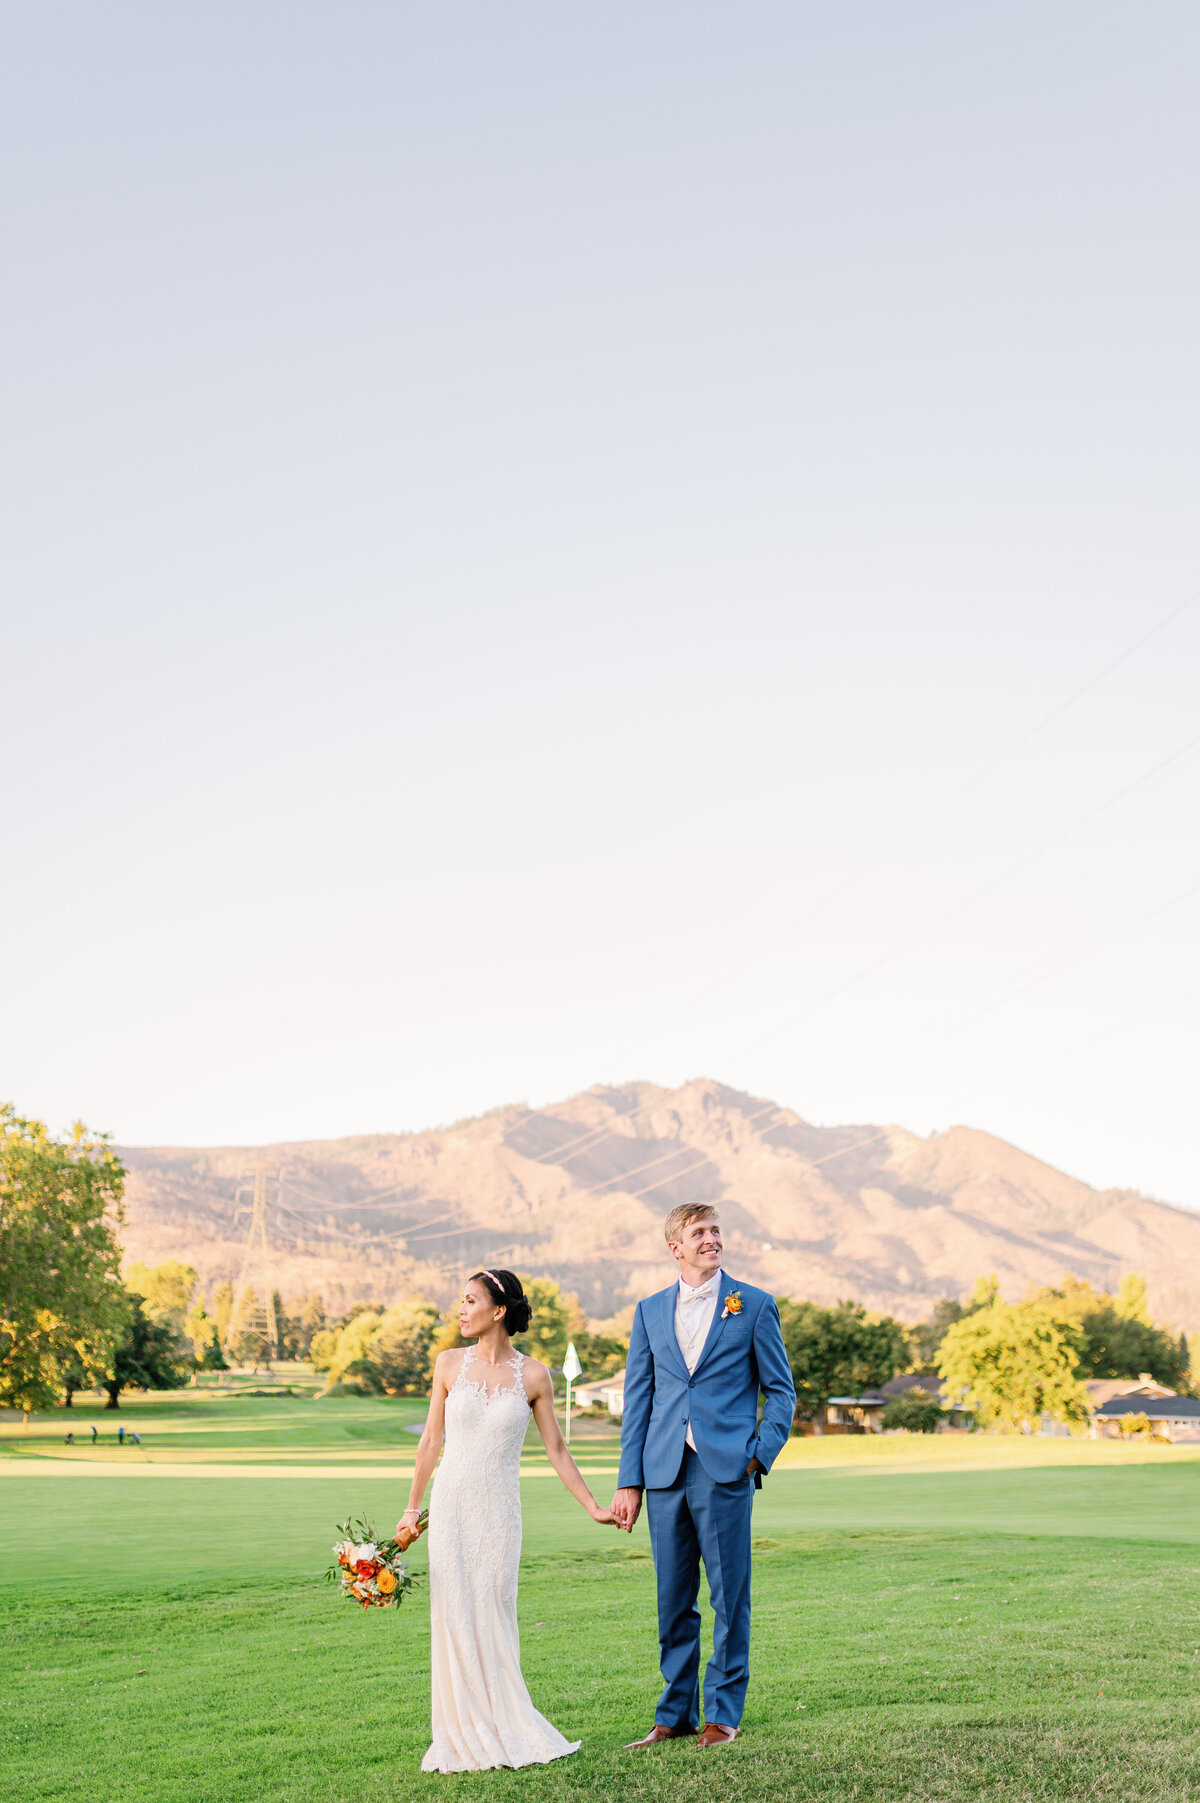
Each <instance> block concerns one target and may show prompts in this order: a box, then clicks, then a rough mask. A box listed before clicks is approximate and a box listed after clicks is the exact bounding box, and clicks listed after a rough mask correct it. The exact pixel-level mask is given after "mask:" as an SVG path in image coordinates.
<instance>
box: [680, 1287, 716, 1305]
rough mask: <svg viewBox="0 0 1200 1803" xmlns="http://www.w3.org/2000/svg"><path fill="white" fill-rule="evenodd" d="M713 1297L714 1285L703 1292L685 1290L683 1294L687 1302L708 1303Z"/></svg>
mask: <svg viewBox="0 0 1200 1803" xmlns="http://www.w3.org/2000/svg"><path fill="white" fill-rule="evenodd" d="M711 1295H712V1285H711V1284H709V1285H708V1286H707V1287H706V1288H705V1289H703V1290H685V1291H684V1293H683V1300H684V1301H685V1302H707V1301H708V1299H709V1297H710V1296H711Z"/></svg>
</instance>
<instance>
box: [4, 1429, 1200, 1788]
mask: <svg viewBox="0 0 1200 1803" xmlns="http://www.w3.org/2000/svg"><path fill="white" fill-rule="evenodd" d="M131 1402H132V1406H130V1407H128V1408H126V1407H125V1406H123V1407H122V1410H121V1415H122V1416H123V1417H124V1418H125V1420H126V1424H127V1425H130V1424H133V1423H136V1424H137V1425H138V1427H139V1431H143V1433H144V1444H143V1447H142V1449H141V1455H142V1457H141V1459H140V1460H139V1450H138V1449H137V1448H133V1449H130V1451H129V1453H128V1455H126V1453H125V1452H124V1451H122V1452H121V1453H119V1454H118V1452H117V1451H116V1449H114V1448H113V1447H112V1445H111V1443H110V1444H109V1445H108V1446H107V1447H101V1448H99V1449H97V1453H96V1454H93V1453H92V1451H91V1449H90V1448H88V1447H85V1448H82V1449H80V1451H79V1455H78V1456H77V1457H76V1456H74V1453H73V1452H72V1453H71V1454H68V1453H67V1451H66V1449H64V1448H63V1447H62V1434H63V1432H64V1431H65V1428H64V1426H63V1423H64V1416H63V1415H62V1414H61V1413H60V1414H58V1415H56V1416H55V1417H54V1418H53V1420H52V1422H50V1423H41V1424H35V1429H36V1430H37V1431H35V1432H34V1433H33V1434H32V1435H23V1434H21V1432H20V1427H19V1423H17V1422H14V1421H12V1420H11V1419H10V1420H8V1421H6V1422H4V1423H3V1424H2V1426H0V1516H2V1520H3V1526H4V1533H5V1544H6V1558H5V1560H4V1562H3V1567H2V1570H0V1631H2V1640H0V1660H2V1671H3V1677H2V1680H0V1797H3V1798H4V1799H5V1800H6V1803H7V1799H8V1798H10V1797H11V1798H13V1799H17V1798H20V1799H22V1803H26V1800H28V1803H35V1800H36V1803H40V1800H45V1803H49V1800H50V1799H54V1803H60V1800H61V1803H76V1800H78V1803H82V1800H83V1799H87V1800H88V1803H93V1800H96V1799H99V1800H100V1803H109V1800H111V1803H132V1800H133V1799H146V1800H147V1803H151V1800H152V1803H185V1800H186V1803H268V1800H272V1803H273V1800H278V1803H351V1800H354V1803H383V1800H384V1799H407V1798H410V1797H426V1796H434V1795H438V1794H444V1795H448V1796H452V1797H455V1798H463V1799H472V1800H474V1799H477V1798H479V1799H482V1798H484V1797H487V1798H495V1799H500V1800H502V1803H507V1800H509V1799H511V1800H512V1803H517V1799H521V1803H525V1800H526V1799H530V1800H532V1803H537V1800H538V1799H541V1798H553V1799H576V1798H578V1799H587V1800H596V1803H599V1800H600V1799H612V1800H613V1803H616V1800H618V1799H625V1798H641V1797H645V1798H650V1797H651V1796H653V1797H655V1798H661V1797H663V1796H666V1797H669V1798H681V1799H690V1798H696V1799H699V1798H701V1797H702V1796H703V1797H704V1798H706V1799H713V1800H714V1803H734V1799H741V1798H751V1799H756V1798H767V1797H770V1798H776V1797H781V1798H789V1799H790V1798H808V1797H813V1798H838V1799H842V1798H848V1799H849V1798H857V1799H879V1800H881V1803H882V1800H885V1799H886V1800H887V1803H904V1800H905V1799H918V1798H919V1799H926V1798H929V1799H934V1798H937V1799H960V1798H963V1799H965V1798H972V1799H975V1798H987V1799H997V1800H1000V1799H1003V1800H1005V1803H1016V1800H1018V1799H1022V1800H1024V1799H1034V1798H1036V1799H1045V1800H1046V1803H1052V1800H1053V1803H1058V1800H1059V1799H1071V1800H1074V1799H1093V1798H1094V1799H1110V1798H1111V1799H1119V1798H1139V1799H1156V1800H1157V1799H1164V1800H1168V1803H1170V1800H1173V1799H1179V1800H1180V1803H1182V1800H1183V1799H1185V1798H1188V1799H1191V1798H1193V1797H1194V1796H1195V1795H1196V1794H1197V1793H1198V1792H1200V1751H1198V1746H1200V1707H1198V1705H1197V1692H1198V1689H1200V1610H1198V1605H1200V1459H1197V1458H1196V1457H1194V1456H1188V1455H1187V1454H1185V1453H1183V1452H1182V1450H1181V1449H1175V1450H1172V1449H1154V1450H1153V1451H1152V1452H1151V1453H1150V1454H1149V1455H1148V1456H1147V1455H1146V1454H1145V1453H1143V1455H1142V1456H1140V1457H1130V1456H1127V1455H1128V1449H1127V1448H1124V1447H1119V1446H1114V1447H1111V1448H1108V1447H1104V1446H1101V1447H1099V1448H1092V1449H1090V1450H1089V1449H1086V1448H1084V1447H1082V1446H1080V1445H1079V1444H1078V1443H1070V1445H1069V1446H1068V1443H1064V1442H1059V1443H1052V1442H1042V1443H1036V1444H1027V1445H1026V1446H1025V1447H1023V1448H1018V1452H1019V1454H1020V1458H1019V1459H1018V1458H1017V1456H1016V1454H1014V1453H1013V1452H1012V1451H1011V1450H1006V1451H998V1443H997V1442H994V1441H990V1440H985V1439H984V1438H983V1437H982V1436H975V1437H972V1439H970V1440H968V1441H965V1442H963V1443H961V1445H956V1446H955V1447H953V1448H949V1449H948V1448H946V1447H945V1446H939V1445H937V1444H936V1443H935V1444H931V1443H929V1442H920V1441H917V1440H912V1441H888V1442H887V1443H886V1448H884V1447H881V1446H880V1445H878V1443H877V1444H876V1446H875V1447H874V1448H872V1447H870V1446H865V1445H864V1443H863V1442H861V1441H859V1442H847V1443H845V1444H844V1445H843V1447H842V1448H841V1449H840V1451H836V1452H830V1450H829V1448H828V1446H826V1447H821V1448H817V1449H814V1450H813V1451H812V1453H809V1451H808V1448H807V1447H804V1448H801V1449H800V1452H801V1454H802V1455H804V1456H801V1457H799V1458H797V1460H796V1463H795V1464H793V1465H792V1466H791V1468H790V1469H786V1470H782V1471H778V1472H776V1473H775V1474H773V1476H772V1477H771V1479H770V1480H769V1481H768V1483H767V1485H766V1486H765V1488H764V1490H763V1492H762V1495H761V1497H760V1499H759V1501H758V1504H757V1506H756V1515H755V1533H756V1539H757V1552H756V1569H755V1628H754V1651H753V1678H752V1683H751V1690H750V1698H749V1703H748V1708H747V1716H746V1721H745V1732H744V1734H743V1737H742V1739H741V1740H740V1741H739V1742H738V1743H737V1744H736V1745H735V1746H734V1747H732V1748H731V1749H729V1750H727V1751H722V1752H718V1753H712V1754H700V1753H698V1752H697V1751H696V1750H695V1748H694V1747H693V1746H691V1744H690V1743H682V1742H681V1743H678V1744H673V1745H667V1746H665V1747H662V1748H658V1749H655V1750H653V1751H648V1752H645V1753H641V1754H626V1753H623V1752H622V1751H621V1750H620V1749H621V1743H622V1742H623V1741H624V1740H627V1739H630V1738H632V1737H633V1736H634V1735H635V1734H637V1733H641V1732H644V1731H645V1729H646V1728H647V1727H648V1726H649V1724H650V1722H651V1720H652V1718H653V1710H654V1702H655V1698H656V1696H657V1691H658V1682H657V1674H656V1665H657V1658H656V1653H657V1649H656V1640H655V1623H654V1598H653V1570H652V1566H651V1562H650V1559H649V1548H648V1544H647V1541H646V1536H645V1531H644V1527H639V1530H638V1532H637V1533H636V1534H635V1535H634V1537H633V1539H632V1541H629V1540H626V1539H624V1538H619V1537H618V1536H617V1535H616V1534H614V1533H608V1534H605V1533H602V1532H601V1531H600V1530H598V1529H596V1528H594V1527H593V1526H592V1524H591V1523H590V1522H589V1521H588V1520H587V1519H586V1517H584V1516H583V1514H582V1512H581V1511H579V1510H578V1509H577V1508H576V1506H575V1505H574V1504H573V1503H572V1502H571V1501H570V1499H569V1498H568V1497H567V1496H566V1495H565V1493H564V1492H563V1491H562V1490H561V1488H560V1486H559V1485H558V1484H557V1483H556V1482H555V1481H554V1480H553V1478H551V1477H547V1476H545V1475H543V1474H542V1471H541V1467H540V1462H539V1461H538V1460H537V1459H536V1458H531V1459H530V1461H529V1475H528V1479H527V1481H526V1482H525V1484H524V1486H523V1493H524V1506H525V1524H526V1526H525V1546H526V1558H525V1560H524V1564H523V1570H522V1579H521V1624H522V1642H523V1654H524V1662H525V1668H526V1674H527V1676H528V1678H529V1682H530V1687H531V1689H532V1691H533V1695H534V1698H535V1701H536V1702H537V1704H538V1706H539V1707H540V1708H542V1709H543V1710H544V1711H545V1712H546V1713H547V1714H548V1715H549V1716H550V1717H551V1719H552V1720H553V1721H554V1722H555V1723H556V1724H557V1725H558V1726H559V1727H560V1728H561V1729H562V1731H563V1732H564V1733H566V1734H568V1735H570V1736H571V1737H572V1738H579V1737H582V1738H583V1740H584V1747H583V1750H582V1752H581V1753H579V1754H578V1755H576V1756H575V1757H574V1758H572V1759H569V1760H565V1761H562V1762H559V1763H557V1764H555V1765H552V1766H548V1767H544V1768H543V1767H536V1768H532V1769H526V1770H524V1771H522V1772H519V1773H503V1772H501V1773H488V1774H483V1775H481V1776H479V1777H457V1778H439V1777H423V1776H422V1775H421V1774H420V1772H419V1771H418V1769H417V1768H418V1765H419V1761H420V1757H421V1754H422V1752H423V1751H424V1748H425V1745H426V1743H427V1737H428V1733H427V1731H428V1708H429V1700H428V1697H429V1693H428V1613H427V1604H426V1600H425V1592H424V1590H423V1589H422V1590H421V1591H420V1592H419V1593H418V1595H417V1596H416V1597H415V1598H413V1599H410V1601H409V1602H408V1603H406V1604H405V1605H404V1607H403V1608H402V1609H401V1610H398V1611H387V1612H379V1613H372V1614H365V1615H364V1614H363V1613H362V1612H360V1611H358V1610H356V1609H354V1608H352V1607H351V1606H349V1605H347V1604H343V1603H342V1602H340V1601H339V1600H338V1599H337V1598H336V1597H335V1596H334V1595H333V1593H332V1592H330V1591H327V1590H326V1589H325V1588H324V1586H323V1585H322V1584H321V1583H320V1581H319V1574H320V1572H321V1570H322V1568H323V1566H324V1565H325V1563H326V1561H327V1559H328V1556H329V1555H328V1548H329V1544H330V1541H331V1540H332V1537H333V1535H332V1529H333V1525H334V1523H335V1521H336V1520H337V1519H338V1518H339V1517H340V1516H341V1515H343V1514H344V1513H346V1512H347V1511H349V1510H358V1509H366V1510H367V1511H368V1512H369V1513H370V1514H372V1515H373V1516H374V1518H375V1519H376V1520H377V1522H378V1524H379V1525H380V1527H383V1526H384V1525H390V1524H391V1523H392V1522H393V1521H394V1520H395V1515H396V1513H397V1511H398V1509H399V1507H400V1506H402V1503H403V1500H404V1492H405V1491H406V1487H407V1486H406V1483H405V1481H404V1479H403V1478H402V1477H400V1476H399V1475H396V1473H398V1472H399V1471H400V1470H401V1469H402V1468H403V1467H405V1466H407V1465H410V1464H411V1457H412V1447H413V1444H414V1443H415V1436H412V1435H407V1434H405V1433H404V1426H405V1423H406V1422H409V1421H419V1420H420V1418H421V1414H422V1412H423V1410H422V1406H421V1405H420V1404H419V1403H416V1404H413V1403H405V1402H395V1403H390V1402H374V1401H371V1400H369V1399H364V1400H362V1401H358V1400H356V1399H351V1398H345V1399H329V1400H328V1401H326V1402H324V1403H312V1402H308V1401H304V1400H302V1399H291V1408H292V1412H291V1413H290V1414H289V1412H288V1410H289V1400H288V1399H284V1398H264V1399H253V1398H209V1397H204V1396H200V1397H196V1396H194V1395H185V1396H181V1397H171V1398H167V1397H159V1398H145V1399H143V1398H136V1399H131ZM77 1415H78V1420H79V1421H81V1422H84V1423H85V1424H86V1421H87V1419H88V1413H87V1410H86V1408H85V1409H84V1410H81V1411H77ZM95 1419H96V1421H97V1425H98V1426H100V1427H102V1428H103V1429H104V1430H105V1432H106V1433H107V1432H111V1431H112V1427H113V1419H114V1418H113V1416H112V1415H111V1414H109V1415H107V1416H104V1415H99V1414H98V1415H96V1416H95ZM593 1425H594V1429H595V1431H594V1433H593V1434H589V1435H588V1437H587V1438H586V1439H585V1440H584V1441H583V1442H582V1443H581V1445H580V1447H579V1450H580V1452H581V1454H582V1455H583V1456H582V1462H583V1463H584V1464H585V1465H592V1466H594V1467H595V1468H596V1470H597V1476H596V1478H595V1480H594V1482H595V1488H596V1489H597V1490H598V1491H602V1490H604V1489H606V1487H607V1485H608V1484H609V1483H610V1482H611V1477H608V1476H605V1477H604V1478H603V1480H602V1478H601V1476H600V1473H601V1472H608V1471H609V1470H610V1469H611V1464H612V1462H613V1455H614V1453H615V1438H614V1436H613V1435H612V1434H611V1433H610V1432H609V1430H608V1429H607V1428H606V1427H604V1426H603V1424H591V1423H589V1424H587V1426H588V1428H589V1429H590V1428H592V1427H593ZM43 1427H45V1428H47V1429H48V1430H49V1431H46V1432H45V1433H43V1432H42V1431H41V1430H42V1428H43ZM76 1431H78V1428H77V1430H76ZM1012 1445H1013V1443H1008V1446H1009V1448H1011V1447H1012ZM1064 1446H1067V1450H1066V1451H1064V1450H1063V1448H1064ZM1072 1446H1073V1447H1074V1450H1073V1451H1072V1450H1071V1447H1072ZM892 1448H898V1449H900V1450H898V1451H892ZM231 1451H236V1452H237V1454H238V1456H239V1457H240V1458H242V1459H244V1460H245V1461H246V1466H245V1469H244V1470H243V1471H241V1472H240V1473H238V1474H233V1475H231V1474H229V1472H228V1465H229V1461H230V1454H231ZM197 1453H201V1454H203V1457H202V1458H201V1459H200V1460H199V1461H197V1460H196V1458H195V1456H194V1455H195V1454H197ZM789 1453H790V1455H792V1456H794V1455H795V1449H794V1448H793V1449H789ZM277 1454H286V1459H285V1461H284V1462H283V1463H282V1464H280V1465H278V1466H277V1467H276V1468H273V1466H272V1455H277ZM126 1456H129V1457H130V1458H132V1459H133V1460H134V1461H135V1464H136V1468H135V1464H131V1465H129V1466H128V1467H125V1468H123V1469H122V1468H121V1467H120V1466H119V1463H118V1461H119V1459H120V1458H124V1457H126ZM93 1458H97V1459H98V1460H99V1461H100V1463H102V1465H103V1471H101V1470H98V1469H97V1468H96V1467H95V1466H93V1468H92V1470H91V1471H89V1470H88V1468H87V1467H88V1462H89V1460H91V1459H93ZM113 1466H117V1469H116V1470H112V1467H113ZM218 1466H223V1467H225V1470H223V1471H222V1470H218V1469H217V1467H218ZM110 1473H111V1474H110ZM413 1563H414V1567H415V1568H417V1569H420V1568H421V1567H422V1566H423V1563H424V1559H423V1552H422V1550H421V1549H420V1548H418V1550H417V1554H416V1556H415V1558H414V1561H413ZM706 1629H707V1623H706Z"/></svg>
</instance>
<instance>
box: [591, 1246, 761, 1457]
mask: <svg viewBox="0 0 1200 1803" xmlns="http://www.w3.org/2000/svg"><path fill="white" fill-rule="evenodd" d="M678 1290H679V1285H678V1283H673V1284H672V1285H671V1287H670V1289H669V1290H660V1291H659V1293H658V1295H657V1296H647V1297H646V1299H645V1301H644V1302H639V1303H638V1305H637V1309H636V1311H635V1313H634V1317H633V1331H632V1333H631V1334H630V1336H629V1359H628V1361H627V1363H626V1366H625V1410H624V1414H623V1415H622V1417H621V1466H620V1471H619V1473H618V1476H617V1484H618V1486H619V1487H624V1486H626V1485H633V1486H636V1487H637V1488H639V1489H642V1488H645V1489H650V1490H659V1489H666V1488H667V1486H668V1485H670V1484H673V1483H674V1482H675V1479H676V1478H677V1477H678V1475H679V1468H680V1466H681V1465H682V1463H683V1453H684V1447H685V1445H686V1443H687V1442H686V1435H687V1427H688V1422H689V1421H690V1422H691V1424H692V1438H693V1439H694V1440H695V1442H696V1452H697V1454H698V1456H699V1459H700V1463H701V1465H702V1466H703V1467H704V1469H705V1471H706V1472H707V1473H708V1475H709V1477H711V1478H714V1479H715V1480H716V1481H717V1483H722V1484H730V1483H732V1482H733V1481H734V1480H735V1478H739V1477H741V1476H742V1475H743V1473H744V1472H745V1469H746V1467H747V1465H748V1464H749V1463H750V1460H751V1459H757V1460H758V1462H759V1464H760V1465H761V1466H762V1467H763V1470H764V1471H769V1470H770V1469H771V1466H772V1465H773V1464H774V1462H775V1458H776V1455H777V1454H778V1452H779V1449H780V1447H781V1446H782V1445H783V1444H784V1442H785V1441H786V1439H787V1437H788V1435H789V1434H790V1432H791V1430H792V1416H793V1414H794V1412H795V1408H796V1392H795V1389H794V1388H793V1385H792V1373H791V1367H790V1366H789V1364H788V1358H787V1353H786V1352H785V1351H784V1346H783V1333H782V1331H781V1329H780V1326H779V1310H778V1309H777V1308H776V1306H775V1298H774V1297H773V1296H769V1295H768V1294H767V1292H766V1291H765V1290H756V1289H752V1288H751V1286H750V1285H749V1284H748V1283H738V1282H736V1280H735V1279H734V1278H732V1277H729V1276H727V1275H726V1273H725V1272H724V1271H722V1273H721V1287H720V1291H719V1293H718V1296H717V1307H716V1311H715V1313H714V1315H713V1320H712V1326H711V1327H710V1328H709V1330H708V1337H707V1339H706V1340H705V1342H704V1346H703V1348H702V1350H701V1353H700V1357H699V1359H698V1360H697V1362H696V1369H695V1370H694V1371H693V1372H692V1374H691V1376H690V1377H689V1376H688V1368H687V1366H686V1365H685V1364H684V1362H683V1354H682V1353H681V1352H680V1350H679V1344H678V1341H677V1340H676V1338H675V1298H676V1295H677V1294H678ZM734 1291H736V1292H737V1294H738V1295H739V1296H740V1297H741V1300H742V1306H741V1309H740V1311H738V1312H737V1313H735V1314H728V1313H726V1312H725V1305H726V1303H727V1302H728V1300H729V1297H730V1295H731V1293H733V1292H734ZM760 1390H761V1391H762V1392H763V1394H764V1396H765V1397H766V1406H765V1408H764V1409H763V1416H762V1420H761V1421H760V1420H759V1419H758V1396H759V1391H760Z"/></svg>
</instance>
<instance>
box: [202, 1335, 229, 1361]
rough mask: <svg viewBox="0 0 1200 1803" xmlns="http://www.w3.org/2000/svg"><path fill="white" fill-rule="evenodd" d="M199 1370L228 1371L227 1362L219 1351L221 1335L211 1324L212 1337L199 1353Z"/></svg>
mask: <svg viewBox="0 0 1200 1803" xmlns="http://www.w3.org/2000/svg"><path fill="white" fill-rule="evenodd" d="M200 1369H201V1371H228V1369H229V1363H228V1360H227V1359H226V1357H225V1354H224V1353H223V1352H222V1351H221V1336H220V1334H219V1333H218V1332H217V1329H216V1326H215V1324H214V1325H213V1330H212V1337H211V1338H210V1340H209V1342H208V1345H207V1346H205V1347H204V1348H203V1350H202V1351H201V1353H200Z"/></svg>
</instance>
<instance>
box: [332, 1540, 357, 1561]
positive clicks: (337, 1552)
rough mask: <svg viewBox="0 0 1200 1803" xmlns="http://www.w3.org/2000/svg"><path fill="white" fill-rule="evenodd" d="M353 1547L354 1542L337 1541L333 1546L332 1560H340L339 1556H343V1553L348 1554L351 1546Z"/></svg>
mask: <svg viewBox="0 0 1200 1803" xmlns="http://www.w3.org/2000/svg"><path fill="white" fill-rule="evenodd" d="M353 1545H354V1542H353V1540H339V1541H338V1542H337V1543H336V1545H335V1546H334V1549H333V1556H334V1558H335V1559H340V1558H341V1556H342V1554H343V1553H348V1552H349V1551H350V1548H351V1547H352V1546H353Z"/></svg>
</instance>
